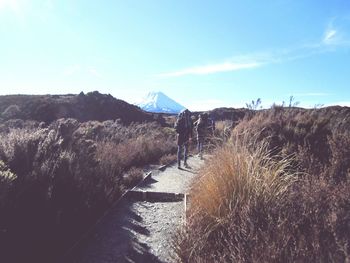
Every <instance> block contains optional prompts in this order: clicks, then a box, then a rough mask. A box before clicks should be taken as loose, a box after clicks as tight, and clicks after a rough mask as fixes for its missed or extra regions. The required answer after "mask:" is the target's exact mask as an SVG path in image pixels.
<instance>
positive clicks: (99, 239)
mask: <svg viewBox="0 0 350 263" xmlns="http://www.w3.org/2000/svg"><path fill="white" fill-rule="evenodd" d="M188 163H189V166H190V168H188V169H181V170H179V169H177V166H176V165H173V166H170V167H168V168H167V169H166V170H164V171H152V176H151V178H148V180H145V181H144V183H143V184H142V185H140V186H139V187H137V189H135V190H137V191H152V192H167V193H183V194H186V193H188V191H189V187H190V184H191V181H192V180H193V179H194V178H195V177H196V176H197V172H198V170H199V168H200V166H201V165H202V164H203V163H204V161H202V160H200V159H199V158H198V157H190V158H189V160H188ZM183 221H184V202H183V201H174V202H164V201H163V202H156V201H138V200H135V199H134V198H124V199H123V200H122V201H121V202H119V203H118V204H117V205H115V206H114V207H113V208H112V209H111V211H110V212H109V213H108V214H107V215H106V216H105V217H104V218H103V219H102V220H101V221H100V222H99V223H98V224H97V225H96V227H95V228H94V230H93V231H92V232H91V234H90V235H89V236H88V237H87V238H86V239H85V240H84V242H81V243H80V244H79V246H77V247H76V248H75V249H74V250H73V251H72V253H70V255H69V256H68V258H65V259H64V262H79V263H80V262H83V263H90V262H91V263H92V262H94V263H95V262H96V263H97V262H98V263H104V262H108V263H109V262H174V260H173V255H174V254H173V251H172V248H171V241H172V236H173V234H174V233H175V231H176V229H178V228H179V227H180V226H181V224H182V223H183ZM62 262H63V261H62Z"/></svg>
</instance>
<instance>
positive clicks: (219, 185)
mask: <svg viewBox="0 0 350 263" xmlns="http://www.w3.org/2000/svg"><path fill="white" fill-rule="evenodd" d="M297 178H298V173H296V172H292V169H291V159H290V158H277V157H276V156H274V157H272V156H271V154H270V152H269V151H268V147H267V143H266V142H264V141H263V142H258V141H256V140H253V141H252V140H251V138H250V137H247V134H241V135H235V136H233V137H232V140H231V141H230V142H229V143H228V144H226V145H225V146H223V147H221V148H220V149H218V150H217V151H216V152H215V153H214V154H213V156H212V157H211V160H210V161H209V162H208V165H207V166H205V167H204V169H202V170H201V173H200V180H199V181H198V182H196V183H194V185H193V189H192V192H191V199H190V209H189V211H188V221H187V222H188V224H187V227H186V229H185V230H184V231H183V232H181V233H180V234H179V236H177V239H176V241H175V244H176V245H175V248H176V251H177V254H178V256H179V258H178V259H179V261H181V262H216V261H219V262H222V261H221V260H224V259H225V257H230V256H232V255H230V254H225V253H221V252H223V251H222V249H223V247H222V246H221V245H220V244H221V243H222V242H223V243H225V240H226V239H227V238H230V236H229V234H228V232H227V230H228V228H227V227H228V225H231V224H232V223H233V222H236V223H237V222H242V221H244V220H245V217H249V216H248V215H247V214H249V213H251V212H252V210H254V209H255V208H259V207H268V206H274V204H276V203H280V202H282V201H283V199H284V198H285V196H286V194H287V193H288V191H289V189H290V188H291V186H292V185H293V184H294V183H295V182H296V180H297ZM232 217H235V218H232ZM241 234H243V235H247V233H244V231H243V232H241ZM248 235H249V234H248ZM235 246H239V244H235ZM235 249H238V247H237V248H235ZM234 259H235V261H237V260H238V258H236V257H234Z"/></svg>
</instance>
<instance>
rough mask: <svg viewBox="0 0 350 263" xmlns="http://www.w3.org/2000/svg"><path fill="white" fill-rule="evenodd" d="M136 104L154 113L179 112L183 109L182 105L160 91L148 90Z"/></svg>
mask: <svg viewBox="0 0 350 263" xmlns="http://www.w3.org/2000/svg"><path fill="white" fill-rule="evenodd" d="M137 106H139V107H140V108H141V109H143V110H145V111H149V112H156V113H179V112H180V111H181V110H183V109H185V107H184V106H182V105H180V104H179V103H177V102H176V101H174V100H173V99H171V98H169V97H168V96H167V95H165V94H164V93H163V92H161V91H151V92H149V93H148V94H147V96H146V97H145V98H144V99H143V100H142V102H141V103H138V104H137Z"/></svg>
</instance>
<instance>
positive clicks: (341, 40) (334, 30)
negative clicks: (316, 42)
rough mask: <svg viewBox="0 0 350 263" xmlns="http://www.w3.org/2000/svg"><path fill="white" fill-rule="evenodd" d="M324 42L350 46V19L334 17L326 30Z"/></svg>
mask: <svg viewBox="0 0 350 263" xmlns="http://www.w3.org/2000/svg"><path fill="white" fill-rule="evenodd" d="M322 44H324V45H328V46H350V19H349V18H348V17H344V16H338V17H333V18H332V19H331V20H330V21H329V23H328V25H327V27H326V29H325V32H324V35H323V39H322Z"/></svg>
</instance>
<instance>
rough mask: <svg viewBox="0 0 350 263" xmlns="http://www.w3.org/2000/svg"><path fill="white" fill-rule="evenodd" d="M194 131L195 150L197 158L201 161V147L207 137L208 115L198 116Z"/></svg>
mask: <svg viewBox="0 0 350 263" xmlns="http://www.w3.org/2000/svg"><path fill="white" fill-rule="evenodd" d="M195 130H196V132H197V150H198V156H199V157H200V158H201V160H202V159H203V145H204V142H205V140H206V139H207V137H208V114H207V113H203V114H199V117H198V120H197V121H196V122H195Z"/></svg>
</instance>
